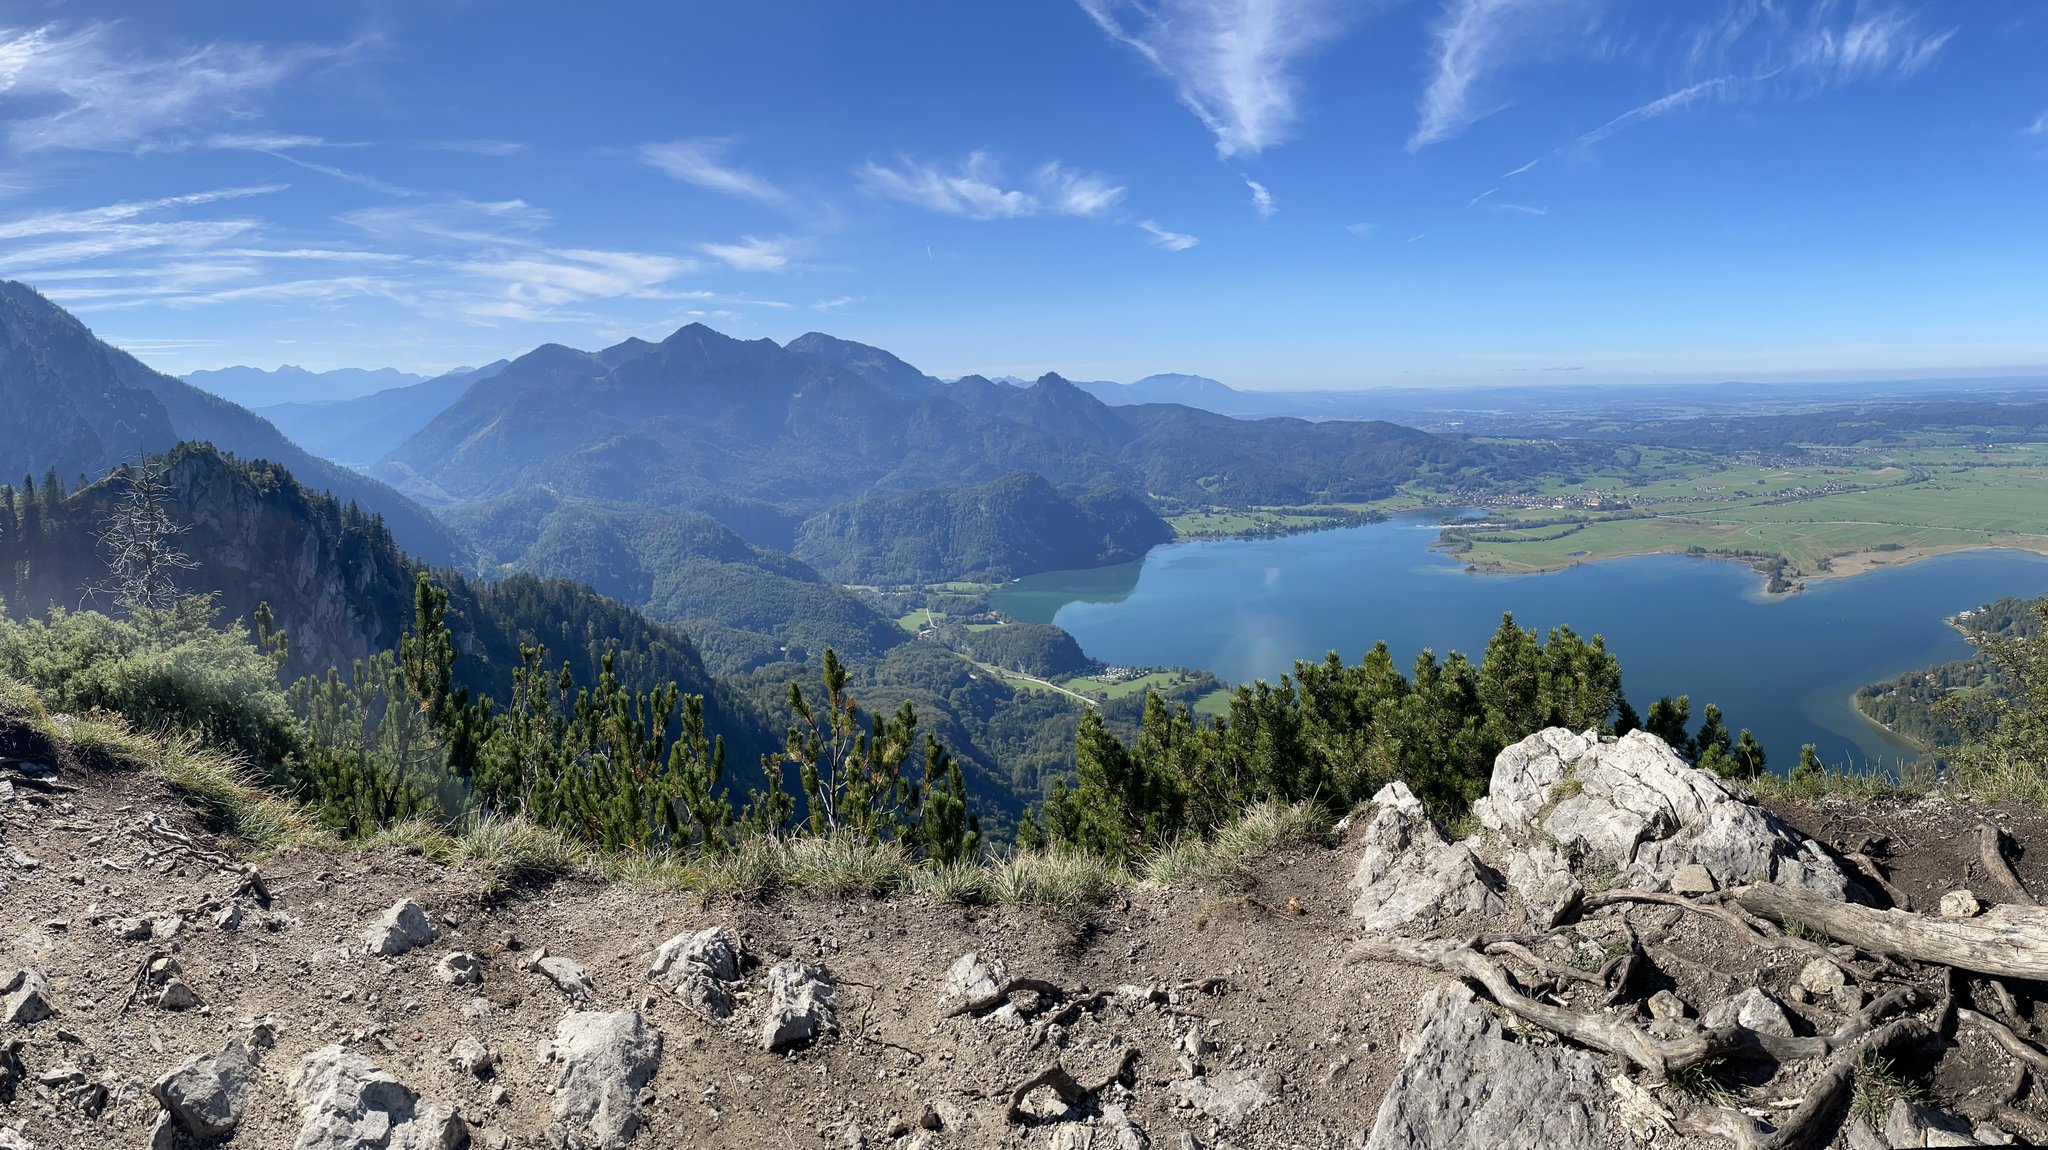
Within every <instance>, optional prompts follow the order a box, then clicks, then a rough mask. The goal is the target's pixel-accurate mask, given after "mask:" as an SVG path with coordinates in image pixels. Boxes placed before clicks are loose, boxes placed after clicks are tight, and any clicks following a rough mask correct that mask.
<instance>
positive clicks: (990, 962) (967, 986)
mask: <svg viewBox="0 0 2048 1150" xmlns="http://www.w3.org/2000/svg"><path fill="white" fill-rule="evenodd" d="M1009 979H1010V968H1009V967H1007V966H1005V965H1003V962H1002V960H1001V959H985V958H983V957H981V956H980V955H978V954H975V953H973V952H972V951H969V952H968V953H966V954H963V955H961V956H960V957H959V958H956V959H954V960H953V965H951V966H949V967H947V968H946V997H947V998H987V997H988V996H989V995H991V994H994V993H995V992H996V989H997V988H998V987H1000V986H1002V985H1003V983H1005V982H1008V981H1009Z"/></svg>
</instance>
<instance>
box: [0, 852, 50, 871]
mask: <svg viewBox="0 0 2048 1150" xmlns="http://www.w3.org/2000/svg"><path fill="white" fill-rule="evenodd" d="M0 857H4V858H6V860H7V865H8V866H11V867H13V868H14V869H15V870H34V869H36V868H37V867H39V866H42V865H43V860H41V859H39V858H36V857H35V856H34V855H30V854H24V853H22V851H21V850H20V849H19V848H17V847H8V848H7V849H6V850H5V851H0Z"/></svg>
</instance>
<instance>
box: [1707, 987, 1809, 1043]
mask: <svg viewBox="0 0 2048 1150" xmlns="http://www.w3.org/2000/svg"><path fill="white" fill-rule="evenodd" d="M1701 1021H1702V1022H1703V1023H1705V1024H1706V1027H1707V1029H1709V1030H1712V1029H1714V1028H1716V1027H1721V1026H1727V1025H1729V1024H1730V1023H1736V1024H1739V1025H1742V1026H1746V1027H1748V1028H1749V1029H1751V1030H1754V1031H1756V1032H1757V1033H1758V1034H1775V1035H1778V1036H1780V1037H1783V1038H1790V1037H1792V1020H1791V1019H1790V1018H1789V1017H1787V1016H1786V1014H1785V1008H1784V1007H1783V1006H1780V1005H1779V1004H1778V1000H1777V999H1775V998H1772V997H1771V996H1770V995H1769V994H1767V993H1765V992H1764V990H1763V989H1762V988H1760V987H1755V986H1752V987H1750V988H1749V989H1747V990H1745V991H1743V992H1742V993H1741V994H1738V995H1736V996H1735V997H1733V998H1730V999H1728V1000H1727V1001H1725V1002H1722V1003H1719V1004H1718V1005H1716V1006H1715V1007H1714V1008H1713V1009H1712V1010H1709V1011H1707V1015H1706V1017H1705V1018H1704V1019H1701Z"/></svg>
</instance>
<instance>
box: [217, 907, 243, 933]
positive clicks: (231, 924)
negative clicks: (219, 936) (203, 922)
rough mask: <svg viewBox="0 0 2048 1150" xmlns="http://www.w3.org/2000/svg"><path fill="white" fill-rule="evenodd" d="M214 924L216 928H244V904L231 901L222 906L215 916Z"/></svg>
mask: <svg viewBox="0 0 2048 1150" xmlns="http://www.w3.org/2000/svg"><path fill="white" fill-rule="evenodd" d="M213 925H214V928H215V929H216V930H240V929H242V905H241V904H240V903H234V902H231V903H229V904H227V905H226V906H224V907H222V908H220V912H219V913H217V914H215V915H214V916H213Z"/></svg>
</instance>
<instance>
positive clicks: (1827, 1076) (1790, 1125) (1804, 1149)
mask: <svg viewBox="0 0 2048 1150" xmlns="http://www.w3.org/2000/svg"><path fill="white" fill-rule="evenodd" d="M1933 1038H1934V1031H1933V1028H1931V1027H1929V1026H1928V1025H1927V1024H1926V1023H1925V1022H1922V1021H1921V1020H1919V1019H1917V1018H1901V1019H1898V1020H1897V1021H1894V1022H1890V1023H1887V1024H1885V1025H1884V1026H1883V1027H1881V1028H1879V1029H1877V1030H1875V1031H1872V1032H1871V1033H1869V1034H1867V1035H1865V1036H1864V1037H1863V1038H1862V1039H1861V1040H1859V1041H1857V1042H1854V1043H1852V1044H1850V1045H1848V1046H1847V1047H1845V1048H1843V1049H1842V1050H1841V1051H1839V1052H1838V1053H1837V1054H1836V1055H1835V1057H1834V1059H1833V1060H1832V1061H1831V1062H1829V1063H1828V1065H1827V1069H1825V1070H1824V1071H1822V1072H1821V1076H1820V1077H1819V1078H1818V1079H1816V1080H1814V1083H1813V1085H1811V1086H1809V1087H1808V1088H1807V1090H1806V1093H1805V1095H1803V1096H1802V1097H1801V1099H1800V1102H1799V1105H1798V1106H1797V1107H1795V1108H1794V1109H1793V1110H1792V1112H1791V1113H1790V1114H1788V1115H1786V1116H1785V1121H1784V1122H1782V1123H1780V1124H1779V1125H1778V1127H1777V1129H1775V1130H1768V1129H1766V1128H1765V1127H1764V1126H1763V1124H1762V1123H1760V1122H1758V1121H1756V1120H1755V1119H1753V1118H1751V1117H1749V1116H1748V1115H1747V1114H1744V1113H1742V1112H1740V1111H1738V1110H1731V1109H1728V1108H1726V1107H1708V1108H1704V1109H1702V1110H1699V1111H1695V1112H1694V1113H1692V1114H1690V1115H1687V1116H1686V1118H1685V1124H1686V1126H1687V1127H1688V1128H1690V1129H1691V1130H1693V1131H1694V1132H1696V1133H1701V1134H1713V1135H1718V1136H1720V1137H1722V1138H1726V1139H1728V1140H1729V1141H1731V1142H1733V1143H1735V1144H1736V1145H1737V1146H1738V1147H1741V1148H1742V1150H1813V1148H1815V1147H1819V1146H1824V1145H1826V1144H1827V1142H1828V1140H1829V1139H1830V1138H1832V1137H1833V1135H1834V1127H1835V1123H1834V1122H1833V1121H1832V1120H1833V1119H1834V1118H1835V1117H1836V1116H1837V1115H1839V1114H1840V1113H1841V1110H1842V1107H1843V1106H1845V1105H1847V1104H1848V1101H1849V1092H1850V1089H1851V1088H1852V1087H1853V1086H1854V1085H1855V1084H1856V1064H1857V1062H1859V1061H1860V1060H1861V1059H1862V1058H1863V1057H1864V1056H1865V1055H1866V1054H1870V1055H1875V1056H1877V1057H1879V1058H1895V1057H1897V1056H1899V1055H1900V1054H1902V1053H1904V1052H1905V1051H1907V1050H1910V1049H1911V1048H1913V1047H1915V1046H1919V1045H1921V1044H1923V1043H1926V1042H1929V1041H1931V1040H1932V1039H1933Z"/></svg>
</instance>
